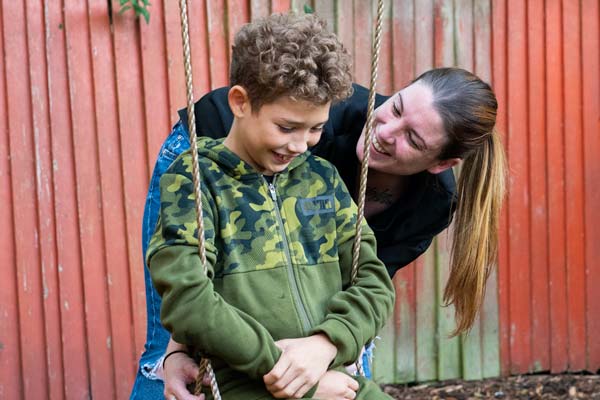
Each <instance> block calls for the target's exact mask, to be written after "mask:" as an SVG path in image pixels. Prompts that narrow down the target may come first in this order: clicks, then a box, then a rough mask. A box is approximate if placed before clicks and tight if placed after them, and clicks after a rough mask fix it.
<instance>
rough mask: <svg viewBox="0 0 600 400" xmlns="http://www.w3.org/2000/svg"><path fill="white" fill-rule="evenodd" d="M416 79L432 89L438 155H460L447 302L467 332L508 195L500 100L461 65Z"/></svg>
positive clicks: (461, 329) (482, 291)
mask: <svg viewBox="0 0 600 400" xmlns="http://www.w3.org/2000/svg"><path fill="white" fill-rule="evenodd" d="M415 82H419V83H422V84H425V85H427V86H428V87H430V88H431V90H432V91H433V98H434V100H433V106H434V108H435V109H436V110H437V112H438V113H439V114H440V116H441V118H442V121H443V125H444V130H445V133H446V134H447V136H448V142H447V143H446V145H445V146H444V148H443V149H442V152H441V154H440V155H439V156H438V158H439V159H440V160H446V159H450V158H461V159H462V160H463V162H462V168H461V170H460V176H459V178H458V182H457V193H458V199H457V200H458V206H457V209H456V216H455V221H454V231H453V243H452V256H451V265H450V276H449V278H448V282H447V283H446V288H445V290H444V303H445V304H447V305H449V304H453V305H454V307H455V310H456V319H457V325H456V329H455V330H454V332H453V333H452V335H457V334H459V333H462V332H465V331H468V330H469V328H470V327H471V326H472V325H473V322H474V321H475V318H476V317H477V312H478V310H479V308H480V306H481V304H482V302H483V298H484V295H485V285H486V282H487V278H488V276H489V274H490V271H491V269H492V267H493V266H494V265H495V264H496V261H497V253H498V220H499V215H500V208H501V205H502V200H503V198H504V191H505V179H506V178H505V175H506V159H505V155H504V148H503V146H502V143H501V141H500V137H499V135H498V133H497V132H496V130H495V124H496V113H497V109H498V103H497V101H496V96H495V95H494V92H493V91H492V89H491V87H490V86H489V85H488V84H487V83H485V82H483V81H482V80H481V79H479V78H478V77H477V76H475V75H473V74H472V73H470V72H468V71H465V70H463V69H459V68H438V69H433V70H430V71H427V72H425V73H423V74H422V75H420V76H419V77H418V78H417V79H415Z"/></svg>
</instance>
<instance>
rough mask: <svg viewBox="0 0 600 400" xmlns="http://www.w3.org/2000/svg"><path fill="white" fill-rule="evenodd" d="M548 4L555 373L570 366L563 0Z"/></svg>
mask: <svg viewBox="0 0 600 400" xmlns="http://www.w3.org/2000/svg"><path fill="white" fill-rule="evenodd" d="M545 6H546V7H545V14H546V38H545V39H546V63H545V64H546V87H547V92H546V127H547V136H546V137H547V143H546V145H547V156H546V157H547V159H548V225H550V226H551V227H552V228H551V229H550V230H549V232H548V249H549V252H548V260H549V265H548V266H549V271H550V281H549V285H550V287H551V288H552V290H550V310H552V315H551V318H550V329H551V336H550V337H551V343H550V351H551V353H550V368H551V370H552V371H553V372H560V371H565V370H566V369H567V366H568V340H567V338H568V314H567V292H566V286H565V285H566V283H567V281H566V270H565V269H566V265H565V257H566V253H565V240H566V234H565V180H564V176H565V175H564V174H565V155H564V136H563V135H564V132H563V126H564V125H563V121H564V106H563V71H562V61H563V58H562V37H561V31H562V28H561V26H562V22H561V21H562V17H561V7H560V3H559V2H546V3H545ZM550 160H551V161H550Z"/></svg>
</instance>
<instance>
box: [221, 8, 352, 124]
mask: <svg viewBox="0 0 600 400" xmlns="http://www.w3.org/2000/svg"><path fill="white" fill-rule="evenodd" d="M232 49H233V51H232V60H231V68H230V85H231V86H234V85H240V86H242V87H244V89H246V91H247V92H248V96H249V99H250V104H251V105H252V110H253V111H254V112H256V111H258V110H259V109H260V108H261V106H263V105H264V104H268V103H271V102H273V101H275V100H276V99H277V98H279V97H281V96H288V97H291V98H293V99H296V100H304V101H309V102H311V103H315V104H319V105H321V104H325V103H327V102H329V101H332V102H336V101H340V100H343V99H345V98H347V97H348V96H350V95H351V94H352V73H351V65H352V64H351V57H350V54H349V53H348V51H347V50H346V48H345V47H344V45H342V43H341V42H340V41H339V40H338V38H337V36H336V35H335V34H333V33H332V32H329V30H328V29H327V26H326V22H325V21H323V20H321V19H320V18H318V17H317V16H315V15H312V14H302V15H298V14H292V13H286V14H272V15H270V16H269V17H266V18H261V19H258V20H256V21H253V22H251V23H248V24H246V25H244V26H243V27H242V28H241V29H240V30H239V31H238V33H237V34H236V35H235V38H234V44H233V46H232Z"/></svg>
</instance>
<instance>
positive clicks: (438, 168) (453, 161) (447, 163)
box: [427, 158, 461, 174]
mask: <svg viewBox="0 0 600 400" xmlns="http://www.w3.org/2000/svg"><path fill="white" fill-rule="evenodd" d="M460 161H461V159H460V158H449V159H447V160H441V161H438V162H437V163H436V164H435V165H434V166H432V167H430V168H428V169H427V171H429V173H431V174H439V173H440V172H444V171H445V170H447V169H448V168H452V167H454V166H455V165H458V163H459V162H460Z"/></svg>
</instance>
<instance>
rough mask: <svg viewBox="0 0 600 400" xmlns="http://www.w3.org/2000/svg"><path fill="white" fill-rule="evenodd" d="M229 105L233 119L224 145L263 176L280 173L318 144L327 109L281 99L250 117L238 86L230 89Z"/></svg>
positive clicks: (249, 110) (249, 106) (322, 106)
mask: <svg viewBox="0 0 600 400" xmlns="http://www.w3.org/2000/svg"><path fill="white" fill-rule="evenodd" d="M229 104H230V107H231V109H232V111H233V114H234V117H235V118H234V123H233V126H232V127H231V130H230V132H229V134H228V135H227V138H226V139H225V142H224V144H225V146H227V148H229V149H230V150H231V151H233V152H234V153H235V154H236V155H237V156H238V157H240V158H241V159H242V160H244V161H246V162H247V163H248V164H250V165H252V167H254V168H255V169H256V170H257V171H258V172H260V173H261V174H263V175H273V174H276V173H278V172H281V171H283V170H284V169H285V168H286V167H287V166H288V165H289V164H290V163H291V162H292V160H293V159H294V157H296V156H298V155H300V154H302V153H304V152H305V151H306V150H307V149H308V148H309V147H311V146H314V145H316V144H317V143H318V141H319V139H320V138H321V133H322V131H323V126H324V125H325V122H327V119H328V118H329V107H330V103H327V104H323V105H315V104H314V103H310V102H307V101H303V100H298V101H297V100H293V99H291V98H289V97H285V96H283V97H280V98H278V99H277V100H275V101H273V102H271V103H268V104H264V105H263V106H262V107H261V108H260V109H259V110H258V112H254V113H253V112H252V107H251V105H250V102H249V100H248V98H247V96H246V92H245V90H244V89H243V88H242V87H240V86H234V87H232V88H231V89H230V91H229Z"/></svg>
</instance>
